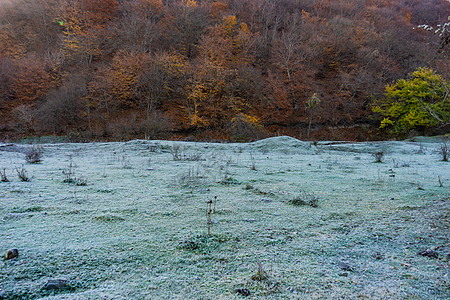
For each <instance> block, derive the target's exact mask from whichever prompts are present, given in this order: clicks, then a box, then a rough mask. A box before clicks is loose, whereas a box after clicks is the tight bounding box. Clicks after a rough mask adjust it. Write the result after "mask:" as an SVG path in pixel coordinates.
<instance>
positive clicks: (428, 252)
mask: <svg viewBox="0 0 450 300" xmlns="http://www.w3.org/2000/svg"><path fill="white" fill-rule="evenodd" d="M417 254H418V255H422V256H427V257H432V258H438V257H439V253H437V252H436V251H434V250H431V249H427V250H425V251H421V252H419V253H417Z"/></svg>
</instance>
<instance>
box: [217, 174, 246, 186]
mask: <svg viewBox="0 0 450 300" xmlns="http://www.w3.org/2000/svg"><path fill="white" fill-rule="evenodd" d="M219 183H220V184H223V185H237V184H241V182H240V181H239V180H237V179H234V178H233V177H231V176H225V177H224V178H223V179H222V180H221V181H220V182H219Z"/></svg>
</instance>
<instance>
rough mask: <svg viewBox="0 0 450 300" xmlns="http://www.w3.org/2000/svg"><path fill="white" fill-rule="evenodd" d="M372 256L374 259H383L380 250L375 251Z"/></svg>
mask: <svg viewBox="0 0 450 300" xmlns="http://www.w3.org/2000/svg"><path fill="white" fill-rule="evenodd" d="M373 258H375V259H383V258H384V257H383V254H381V253H380V252H376V253H374V254H373Z"/></svg>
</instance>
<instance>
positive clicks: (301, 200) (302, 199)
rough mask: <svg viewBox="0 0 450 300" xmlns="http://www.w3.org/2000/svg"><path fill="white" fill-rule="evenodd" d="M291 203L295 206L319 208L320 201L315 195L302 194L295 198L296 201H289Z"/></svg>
mask: <svg viewBox="0 0 450 300" xmlns="http://www.w3.org/2000/svg"><path fill="white" fill-rule="evenodd" d="M289 203H290V204H292V205H294V206H305V205H308V206H311V207H319V199H318V198H317V196H316V195H315V194H313V193H311V194H310V193H302V194H300V195H298V196H297V197H295V198H294V199H291V200H289Z"/></svg>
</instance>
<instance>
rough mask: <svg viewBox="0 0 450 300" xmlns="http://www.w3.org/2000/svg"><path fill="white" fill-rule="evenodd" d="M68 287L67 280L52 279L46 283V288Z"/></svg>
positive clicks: (58, 288) (59, 288)
mask: <svg viewBox="0 0 450 300" xmlns="http://www.w3.org/2000/svg"><path fill="white" fill-rule="evenodd" d="M66 287H67V280H64V279H51V280H49V281H48V282H47V283H46V284H45V289H46V290H49V291H50V290H61V289H64V288H66Z"/></svg>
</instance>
